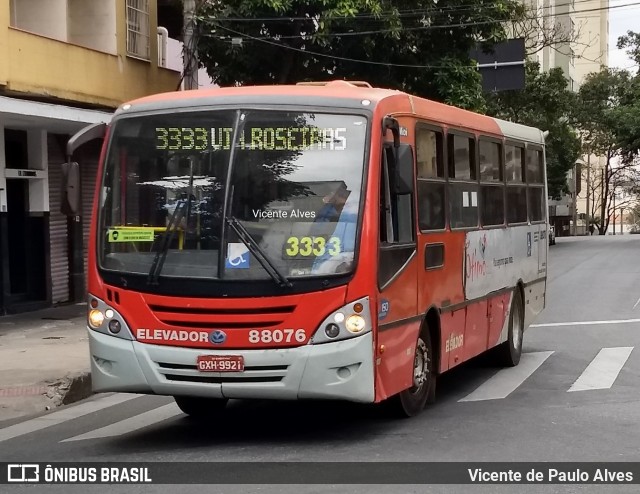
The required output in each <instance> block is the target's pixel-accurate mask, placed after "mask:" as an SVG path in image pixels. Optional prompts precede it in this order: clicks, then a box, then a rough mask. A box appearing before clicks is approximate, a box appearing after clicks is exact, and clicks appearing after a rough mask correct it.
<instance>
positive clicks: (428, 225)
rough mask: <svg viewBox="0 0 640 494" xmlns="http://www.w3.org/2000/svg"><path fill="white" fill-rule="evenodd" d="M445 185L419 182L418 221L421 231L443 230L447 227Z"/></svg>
mask: <svg viewBox="0 0 640 494" xmlns="http://www.w3.org/2000/svg"><path fill="white" fill-rule="evenodd" d="M445 204H446V202H445V184H444V183H438V182H427V181H426V180H419V181H418V220H419V224H420V230H443V229H444V227H445V223H446V220H445V210H446V207H445Z"/></svg>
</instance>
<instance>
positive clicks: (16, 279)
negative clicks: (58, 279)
mask: <svg viewBox="0 0 640 494" xmlns="http://www.w3.org/2000/svg"><path fill="white" fill-rule="evenodd" d="M6 197H7V213H6V227H5V228H6V229H4V231H3V232H2V233H3V236H4V238H5V242H4V245H5V247H4V248H5V249H6V250H5V252H6V259H5V262H4V266H3V267H4V269H3V271H4V273H3V274H4V276H3V278H4V279H3V282H4V287H5V288H4V295H5V297H4V306H5V309H6V310H7V311H8V312H20V311H21V308H20V306H21V305H24V304H27V305H29V304H32V303H34V302H41V301H45V300H46V299H47V282H46V269H45V268H46V257H45V249H46V248H47V242H46V240H47V239H46V236H45V230H46V225H45V217H44V214H43V213H34V214H31V213H30V212H29V180H28V179H20V178H7V181H6ZM24 309H27V308H26V307H24Z"/></svg>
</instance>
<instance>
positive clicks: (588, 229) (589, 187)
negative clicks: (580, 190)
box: [585, 152, 591, 233]
mask: <svg viewBox="0 0 640 494" xmlns="http://www.w3.org/2000/svg"><path fill="white" fill-rule="evenodd" d="M590 196H591V152H589V153H588V154H587V215H586V218H587V232H589V233H590V232H591V230H590V227H591V209H589V206H590V204H589V197H590ZM587 232H585V233H587Z"/></svg>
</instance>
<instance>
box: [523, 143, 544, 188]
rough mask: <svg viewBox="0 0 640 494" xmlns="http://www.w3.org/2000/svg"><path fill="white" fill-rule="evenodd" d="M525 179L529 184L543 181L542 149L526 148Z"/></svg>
mask: <svg viewBox="0 0 640 494" xmlns="http://www.w3.org/2000/svg"><path fill="white" fill-rule="evenodd" d="M527 180H528V182H529V183H530V184H542V183H544V162H543V159H542V151H538V150H537V149H527Z"/></svg>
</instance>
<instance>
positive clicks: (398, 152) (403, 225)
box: [378, 144, 416, 290]
mask: <svg viewBox="0 0 640 494" xmlns="http://www.w3.org/2000/svg"><path fill="white" fill-rule="evenodd" d="M396 158H397V160H398V162H397V163H396ZM380 168H381V171H380V247H379V257H378V286H379V287H380V290H384V289H385V288H386V287H387V286H388V285H389V284H390V283H392V282H393V280H394V279H396V277H397V275H398V273H400V272H401V271H402V269H403V268H404V267H405V266H406V265H407V261H408V260H409V259H410V258H411V256H413V255H414V254H415V251H416V243H415V223H414V215H413V211H414V201H413V198H414V193H415V192H414V188H415V186H414V183H415V162H414V155H413V148H412V147H411V146H409V145H407V144H400V148H394V147H393V146H389V145H385V147H384V149H383V153H382V163H381V167H380Z"/></svg>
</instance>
